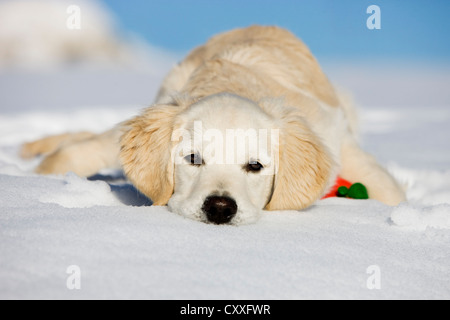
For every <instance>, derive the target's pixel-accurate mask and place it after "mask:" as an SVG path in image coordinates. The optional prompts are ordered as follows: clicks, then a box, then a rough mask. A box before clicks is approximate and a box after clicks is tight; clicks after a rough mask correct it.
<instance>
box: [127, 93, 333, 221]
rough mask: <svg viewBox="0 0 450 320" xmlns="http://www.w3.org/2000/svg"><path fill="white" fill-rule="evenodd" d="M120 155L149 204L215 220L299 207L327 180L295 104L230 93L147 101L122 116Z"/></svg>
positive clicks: (325, 159) (316, 144) (323, 159)
mask: <svg viewBox="0 0 450 320" xmlns="http://www.w3.org/2000/svg"><path fill="white" fill-rule="evenodd" d="M123 129H124V134H123V136H122V139H121V155H120V157H121V161H122V164H123V168H124V171H125V173H126V175H127V176H128V178H129V179H130V180H131V181H132V183H133V184H134V185H135V186H136V187H137V188H138V190H140V191H141V192H142V193H144V194H145V195H147V196H148V197H149V198H150V199H152V201H153V202H154V204H155V205H165V204H168V206H169V209H170V210H171V211H173V212H176V213H179V214H181V215H183V216H186V217H190V218H193V219H196V220H200V221H205V222H212V223H216V224H223V223H230V224H242V223H250V222H253V221H255V220H256V219H257V218H258V216H259V215H260V212H261V210H263V209H264V208H265V209H268V210H286V209H303V208H305V207H307V206H309V205H310V204H312V202H314V201H315V200H316V199H317V198H319V197H320V196H321V195H322V194H323V192H324V189H325V187H326V186H327V183H328V180H329V175H330V168H331V159H330V157H329V155H328V153H327V152H326V151H325V150H324V148H323V146H322V144H321V143H320V141H319V139H318V138H317V137H316V136H315V135H314V134H312V132H311V130H310V129H309V128H308V126H307V125H306V124H305V123H304V121H303V118H302V116H301V115H300V114H298V113H297V112H296V111H295V109H289V108H285V107H282V106H281V105H279V103H278V104H277V103H275V105H273V103H272V104H270V105H268V104H264V103H263V104H260V105H258V104H256V103H255V102H252V101H250V100H247V99H245V98H242V97H238V96H235V95H231V94H218V95H213V96H209V97H206V98H204V99H201V100H199V101H197V102H195V103H192V104H191V103H177V104H174V105H161V106H154V107H151V108H148V109H147V110H146V111H145V112H144V114H142V115H141V116H138V117H136V118H134V119H132V120H130V121H128V122H127V123H126V124H125V125H124V127H123Z"/></svg>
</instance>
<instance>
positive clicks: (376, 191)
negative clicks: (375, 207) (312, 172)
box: [340, 138, 406, 206]
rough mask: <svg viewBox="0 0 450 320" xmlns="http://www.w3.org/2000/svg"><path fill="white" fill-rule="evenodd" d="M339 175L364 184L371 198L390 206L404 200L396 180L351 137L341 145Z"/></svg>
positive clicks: (403, 194)
mask: <svg viewBox="0 0 450 320" xmlns="http://www.w3.org/2000/svg"><path fill="white" fill-rule="evenodd" d="M340 176H341V177H342V178H344V179H346V180H348V181H351V182H353V183H355V182H361V183H362V184H364V185H365V186H366V187H367V191H368V193H369V198H371V199H375V200H379V201H381V202H383V203H385V204H388V205H392V206H394V205H397V204H399V203H400V202H403V201H406V196H405V193H404V191H403V190H402V188H401V187H400V185H399V184H398V182H397V181H396V180H395V179H394V178H393V177H392V176H391V175H390V174H389V173H388V172H387V170H386V169H384V168H383V167H382V166H381V165H380V164H379V163H378V162H377V161H376V160H375V158H374V157H373V156H372V155H370V154H368V153H366V152H364V151H363V150H361V148H360V147H359V146H358V144H357V143H356V141H354V140H353V139H351V138H349V139H348V141H345V142H344V143H343V145H342V147H341V172H340Z"/></svg>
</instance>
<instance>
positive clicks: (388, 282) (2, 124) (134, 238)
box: [0, 77, 450, 299]
mask: <svg viewBox="0 0 450 320" xmlns="http://www.w3.org/2000/svg"><path fill="white" fill-rule="evenodd" d="M149 79H152V78H151V77H149ZM129 85H130V86H132V85H133V84H132V83H130V84H129ZM152 85H155V84H152ZM11 94H14V92H12V93H11ZM4 107H5V106H2V108H4ZM6 108H7V106H6ZM139 109H140V106H136V105H130V106H128V107H125V106H111V108H109V109H108V108H107V107H105V106H99V107H89V108H82V107H80V109H70V108H69V109H68V110H67V111H65V112H64V111H62V110H60V109H58V110H53V111H52V110H47V111H38V110H35V109H32V108H30V109H29V110H28V109H27V106H23V107H22V109H21V110H16V111H14V110H11V109H7V110H5V113H4V114H3V115H1V116H0V132H1V134H0V186H1V190H2V192H1V195H0V208H1V209H0V226H1V229H0V241H1V246H0V257H1V258H0V288H1V290H0V298H2V299H15V298H20V299H23V298H25V299H29V298H30V299H34V298H44V299H55V298H56V299H80V298H88V299H107V298H118V299H128V298H149V299H301V298H307V299H315V298H326V299H335V298H343V299H417V298H418V299H438V298H444V299H448V298H450V269H449V266H450V247H449V245H448V244H449V243H450V179H449V178H450V170H449V168H448V164H449V160H448V158H449V156H450V153H449V151H448V148H445V142H446V141H449V140H448V139H449V138H450V130H449V129H448V126H446V125H445V123H448V121H449V120H450V114H449V112H448V111H447V110H448V109H445V108H442V107H435V108H434V107H429V108H427V109H426V110H423V109H422V108H420V107H416V108H414V109H412V110H409V112H403V110H404V109H403V108H401V107H398V108H395V109H391V108H386V107H377V108H374V107H364V108H362V110H361V118H362V122H363V123H362V126H361V127H362V132H363V135H362V141H363V143H364V144H365V146H366V148H367V149H369V150H371V151H373V150H376V151H377V152H376V153H375V154H376V156H377V157H378V158H380V159H382V160H383V161H385V162H384V163H385V164H386V165H387V167H388V169H389V170H390V171H391V172H392V173H393V174H394V175H395V176H396V177H397V178H398V179H399V180H400V181H401V182H402V183H403V184H404V185H405V187H406V188H407V193H408V199H409V202H408V203H406V204H401V205H399V206H398V207H394V208H391V207H388V206H385V205H383V204H381V203H378V202H376V201H373V200H368V201H356V200H346V199H327V200H324V201H319V202H318V203H317V204H316V205H314V206H313V207H311V208H309V209H307V210H305V211H303V212H293V211H287V212H265V213H264V214H263V216H262V217H261V219H260V220H259V221H258V222H257V223H255V224H253V225H248V226H239V227H233V226H215V225H208V224H203V223H200V222H196V221H191V220H187V219H185V218H183V217H180V216H178V215H175V214H173V213H170V212H169V211H168V210H167V209H166V208H165V207H151V206H149V203H148V200H147V199H145V198H144V197H143V196H142V195H140V194H139V193H138V192H137V191H136V190H135V189H134V188H133V187H132V186H131V185H130V184H129V183H128V182H127V181H125V180H124V179H123V177H121V176H120V174H119V173H117V172H105V173H102V175H99V176H97V177H94V179H91V180H88V179H85V178H80V177H78V176H76V175H74V174H67V175H65V176H48V177H47V176H38V175H35V174H33V172H32V169H33V167H34V166H35V165H36V164H37V162H38V161H39V159H37V160H33V161H25V160H22V159H20V158H19V157H18V156H17V153H18V150H19V146H20V144H21V143H23V142H24V141H28V140H30V139H34V138H39V137H40V136H43V135H47V134H52V133H58V132H63V131H75V130H95V131H101V130H103V129H106V128H108V127H109V126H111V125H113V124H115V123H117V122H120V121H122V120H123V119H124V118H126V117H129V116H132V115H133V114H135V113H137V112H138V110H139ZM402 121H403V122H402ZM418 127H419V128H421V130H420V131H418V130H416V128H418ZM437 133H439V135H440V136H442V141H437V142H435V144H431V145H428V144H426V141H427V140H428V139H431V138H432V136H433V135H435V134H437ZM406 136H408V137H409V139H407V140H405V137H406ZM444 140H445V141H444ZM403 143H405V144H407V146H408V147H404V148H400V147H399V146H402V145H403ZM447 143H448V142H447ZM421 150H427V152H426V154H424V155H423V156H421V157H418V158H417V157H416V155H417V154H420V151H421ZM71 265H76V266H79V268H80V271H81V274H80V283H81V288H80V289H79V290H76V289H75V290H69V289H68V287H67V285H66V281H67V279H68V277H69V276H70V273H67V272H66V271H67V268H68V267H69V266H71ZM371 266H376V267H378V268H379V270H380V274H379V276H380V289H369V287H370V286H368V281H370V279H371V277H372V276H373V275H372V273H371V272H370V270H371V269H370V268H371Z"/></svg>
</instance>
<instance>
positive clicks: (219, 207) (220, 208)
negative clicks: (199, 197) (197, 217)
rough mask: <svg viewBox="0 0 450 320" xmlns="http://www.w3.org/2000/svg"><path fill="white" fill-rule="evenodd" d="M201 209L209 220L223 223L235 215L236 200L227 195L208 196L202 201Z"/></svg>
mask: <svg viewBox="0 0 450 320" xmlns="http://www.w3.org/2000/svg"><path fill="white" fill-rule="evenodd" d="M202 210H203V212H204V213H205V215H206V218H207V219H208V221H209V222H212V223H215V224H223V223H227V222H230V221H231V219H232V218H233V217H234V216H235V215H236V212H237V204H236V201H234V200H233V199H231V198H229V197H219V196H210V197H208V198H206V200H205V202H204V203H203V206H202Z"/></svg>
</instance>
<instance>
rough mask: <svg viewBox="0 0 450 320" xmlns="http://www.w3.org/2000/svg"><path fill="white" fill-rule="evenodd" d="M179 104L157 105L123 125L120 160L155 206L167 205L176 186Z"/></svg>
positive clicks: (125, 170) (137, 186) (140, 189)
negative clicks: (175, 142) (174, 152)
mask: <svg viewBox="0 0 450 320" xmlns="http://www.w3.org/2000/svg"><path fill="white" fill-rule="evenodd" d="M181 110H182V107H180V106H178V105H156V106H152V107H150V108H147V109H146V110H145V111H144V113H143V114H141V115H139V116H137V117H135V118H133V119H131V120H129V121H127V122H125V123H124V124H123V125H122V131H123V135H122V137H121V141H120V146H121V150H120V161H121V163H122V166H123V169H124V172H125V175H126V176H127V177H128V178H129V179H130V181H131V182H132V183H133V185H134V186H135V187H136V188H137V189H138V190H139V191H140V192H142V193H143V194H145V195H146V196H147V197H149V198H150V199H151V200H152V201H153V204H154V205H166V204H167V202H168V201H169V199H170V197H171V196H172V193H173V188H174V177H173V172H174V163H173V159H172V155H171V150H172V141H171V137H172V130H173V126H174V121H175V116H176V115H177V114H178V113H179V112H180V111H181Z"/></svg>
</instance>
